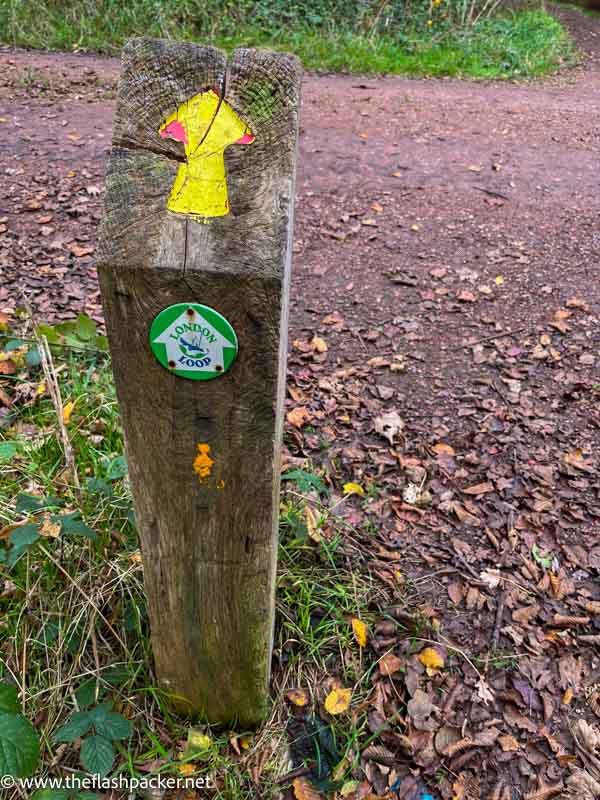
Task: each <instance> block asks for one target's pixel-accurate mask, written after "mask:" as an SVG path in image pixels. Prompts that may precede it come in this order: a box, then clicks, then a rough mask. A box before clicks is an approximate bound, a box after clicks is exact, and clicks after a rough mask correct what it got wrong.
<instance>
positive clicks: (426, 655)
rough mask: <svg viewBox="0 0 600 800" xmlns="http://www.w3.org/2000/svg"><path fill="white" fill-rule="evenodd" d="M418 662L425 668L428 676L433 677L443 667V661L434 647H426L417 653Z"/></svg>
mask: <svg viewBox="0 0 600 800" xmlns="http://www.w3.org/2000/svg"><path fill="white" fill-rule="evenodd" d="M419 661H420V662H421V664H423V666H424V667H425V669H426V671H427V674H428V675H435V673H436V672H439V671H440V670H441V668H442V667H443V666H444V659H443V658H442V657H441V655H440V654H439V652H438V651H437V650H436V649H435V647H426V648H425V649H424V650H421V652H420V653H419Z"/></svg>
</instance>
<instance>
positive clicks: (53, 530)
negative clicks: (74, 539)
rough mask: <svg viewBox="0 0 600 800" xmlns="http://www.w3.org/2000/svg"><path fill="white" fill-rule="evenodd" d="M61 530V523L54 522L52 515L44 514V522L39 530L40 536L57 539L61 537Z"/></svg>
mask: <svg viewBox="0 0 600 800" xmlns="http://www.w3.org/2000/svg"><path fill="white" fill-rule="evenodd" d="M60 529H61V524H60V522H52V519H51V517H50V514H44V521H43V522H42V524H41V525H40V527H39V528H38V533H39V534H40V536H46V537H48V538H49V539H57V538H58V537H59V535H60Z"/></svg>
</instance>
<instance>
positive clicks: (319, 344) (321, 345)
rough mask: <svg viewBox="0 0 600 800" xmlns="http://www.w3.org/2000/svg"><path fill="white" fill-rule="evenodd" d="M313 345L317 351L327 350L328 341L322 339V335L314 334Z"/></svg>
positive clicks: (323, 351) (324, 351)
mask: <svg viewBox="0 0 600 800" xmlns="http://www.w3.org/2000/svg"><path fill="white" fill-rule="evenodd" d="M312 346H313V347H314V348H315V350H316V351H317V353H326V352H327V342H326V341H325V339H321V337H320V336H313V339H312Z"/></svg>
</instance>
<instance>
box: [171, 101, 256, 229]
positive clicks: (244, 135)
mask: <svg viewBox="0 0 600 800" xmlns="http://www.w3.org/2000/svg"><path fill="white" fill-rule="evenodd" d="M159 133H160V135H161V136H162V137H163V138H167V137H168V138H171V139H175V140H176V141H178V142H183V146H184V149H185V156H186V159H187V160H186V161H185V163H183V164H182V165H181V166H180V167H179V170H178V172H177V176H176V178H175V183H174V184H173V188H172V189H171V194H170V195H169V199H168V201H167V208H168V209H169V210H170V211H173V212H175V213H176V214H187V215H190V216H197V217H223V216H225V215H226V214H229V201H228V197H227V178H226V176H225V159H224V157H223V154H224V152H225V148H226V147H229V145H231V144H251V143H252V142H253V141H254V135H253V133H252V131H251V130H250V128H249V127H248V126H247V125H246V123H245V122H242V120H241V119H240V118H239V117H238V115H237V114H236V113H235V111H234V110H233V108H232V107H231V106H230V105H229V104H228V103H226V102H225V101H224V100H222V99H221V98H220V97H219V95H218V94H217V93H216V92H215V91H214V90H212V89H211V90H209V91H207V92H201V93H200V94H197V95H195V96H194V97H192V98H190V99H189V100H186V101H185V103H182V104H181V105H180V106H179V108H178V109H177V111H175V112H174V113H173V114H171V116H170V117H168V118H167V119H166V120H165V121H164V122H163V124H162V125H161V126H160V128H159Z"/></svg>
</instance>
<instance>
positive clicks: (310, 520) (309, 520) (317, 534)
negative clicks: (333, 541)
mask: <svg viewBox="0 0 600 800" xmlns="http://www.w3.org/2000/svg"><path fill="white" fill-rule="evenodd" d="M304 514H305V516H306V530H307V531H308V535H309V536H310V538H311V539H312V540H313V542H320V541H321V531H320V530H319V520H318V518H317V515H316V514H315V512H314V511H313V509H312V508H311V507H310V506H306V508H305V509H304Z"/></svg>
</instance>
